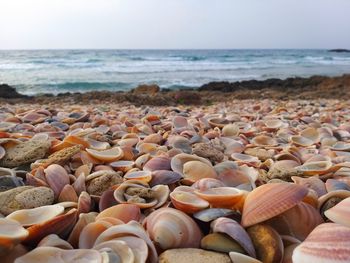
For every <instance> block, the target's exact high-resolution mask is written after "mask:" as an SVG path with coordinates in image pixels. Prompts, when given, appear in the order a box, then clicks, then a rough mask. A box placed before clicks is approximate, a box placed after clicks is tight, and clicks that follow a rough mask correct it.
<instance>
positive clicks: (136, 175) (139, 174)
mask: <svg viewBox="0 0 350 263" xmlns="http://www.w3.org/2000/svg"><path fill="white" fill-rule="evenodd" d="M124 179H126V180H138V181H143V182H145V183H148V182H149V181H151V179H152V172H151V171H135V172H129V173H127V174H125V175H124Z"/></svg>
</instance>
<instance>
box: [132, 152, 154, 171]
mask: <svg viewBox="0 0 350 263" xmlns="http://www.w3.org/2000/svg"><path fill="white" fill-rule="evenodd" d="M150 158H151V154H149V153H146V154H143V155H141V156H139V157H137V159H136V160H135V166H136V167H137V168H140V169H142V168H143V166H144V165H145V163H147V162H148V160H149V159H150Z"/></svg>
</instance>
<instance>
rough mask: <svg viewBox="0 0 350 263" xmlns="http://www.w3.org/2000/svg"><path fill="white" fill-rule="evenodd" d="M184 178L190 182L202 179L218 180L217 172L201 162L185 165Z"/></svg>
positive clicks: (191, 162)
mask: <svg viewBox="0 0 350 263" xmlns="http://www.w3.org/2000/svg"><path fill="white" fill-rule="evenodd" d="M182 173H183V177H184V179H186V180H188V181H189V182H192V183H194V182H196V181H198V180H200V179H202V178H216V177H217V175H216V172H215V170H214V169H213V167H212V166H211V165H207V164H206V163H203V162H201V161H189V162H186V163H185V164H184V165H183V170H182Z"/></svg>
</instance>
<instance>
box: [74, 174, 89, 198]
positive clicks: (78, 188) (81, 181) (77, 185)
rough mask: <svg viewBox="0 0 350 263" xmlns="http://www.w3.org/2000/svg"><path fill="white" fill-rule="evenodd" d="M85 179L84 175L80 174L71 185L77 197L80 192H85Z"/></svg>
mask: <svg viewBox="0 0 350 263" xmlns="http://www.w3.org/2000/svg"><path fill="white" fill-rule="evenodd" d="M85 178H86V176H85V174H80V175H79V176H78V178H77V179H76V180H75V182H74V183H73V184H72V186H73V188H74V190H75V192H76V194H77V195H80V194H81V192H83V191H86V185H85Z"/></svg>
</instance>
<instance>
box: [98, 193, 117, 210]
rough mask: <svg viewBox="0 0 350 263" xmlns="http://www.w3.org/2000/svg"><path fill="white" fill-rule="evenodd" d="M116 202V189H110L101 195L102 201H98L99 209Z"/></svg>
mask: <svg viewBox="0 0 350 263" xmlns="http://www.w3.org/2000/svg"><path fill="white" fill-rule="evenodd" d="M116 204H117V201H116V200H115V198H114V189H108V190H106V191H104V192H103V194H102V195H101V198H100V201H99V203H98V207H99V211H103V210H105V209H107V208H109V207H111V206H114V205H116Z"/></svg>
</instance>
